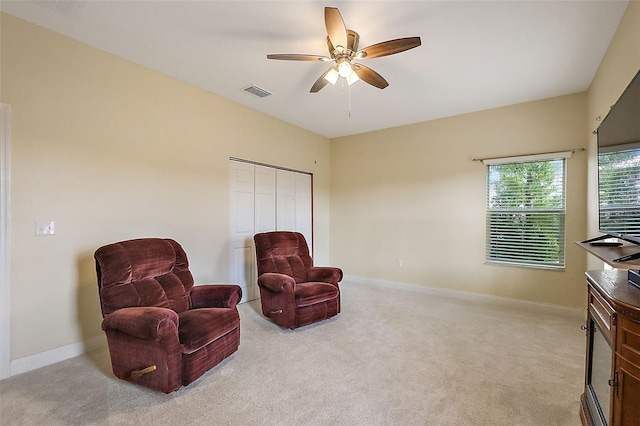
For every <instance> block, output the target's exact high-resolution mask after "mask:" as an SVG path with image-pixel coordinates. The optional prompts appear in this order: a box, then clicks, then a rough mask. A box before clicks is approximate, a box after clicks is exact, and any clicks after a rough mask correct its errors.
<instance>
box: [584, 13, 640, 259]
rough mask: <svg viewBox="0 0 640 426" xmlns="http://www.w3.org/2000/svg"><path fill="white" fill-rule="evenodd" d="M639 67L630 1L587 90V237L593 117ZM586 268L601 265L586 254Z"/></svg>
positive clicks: (638, 26)
mask: <svg viewBox="0 0 640 426" xmlns="http://www.w3.org/2000/svg"><path fill="white" fill-rule="evenodd" d="M638 70H640V1H631V2H629V6H627V10H626V11H625V14H624V16H623V17H622V20H621V21H620V25H619V26H618V29H617V31H616V33H615V35H614V37H613V39H612V40H611V43H610V44H609V48H608V49H607V53H606V55H605V56H604V58H603V59H602V62H601V63H600V66H599V68H598V72H597V73H596V75H595V77H594V79H593V81H592V82H591V87H590V89H589V92H588V97H587V105H588V119H587V135H588V138H589V192H588V193H589V199H588V217H589V222H588V224H589V225H588V229H589V233H588V235H589V236H596V235H599V233H598V197H597V184H598V160H597V147H596V143H597V140H596V136H595V135H593V134H592V132H593V130H594V129H596V128H597V127H598V124H599V122H598V121H596V117H600V118H601V119H604V118H605V117H606V116H607V113H608V112H609V107H610V106H611V105H613V104H615V103H616V101H617V100H618V98H619V97H620V95H621V94H622V92H623V91H624V89H625V88H626V87H627V85H628V84H629V82H631V79H632V78H633V76H634V75H636V73H637V72H638ZM588 265H589V268H590V269H600V268H602V262H600V261H598V260H597V259H596V258H594V257H593V256H588Z"/></svg>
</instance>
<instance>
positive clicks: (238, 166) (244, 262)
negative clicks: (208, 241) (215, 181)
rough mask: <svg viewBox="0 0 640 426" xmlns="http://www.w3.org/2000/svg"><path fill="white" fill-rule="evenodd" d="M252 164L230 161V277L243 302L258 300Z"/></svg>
mask: <svg viewBox="0 0 640 426" xmlns="http://www.w3.org/2000/svg"><path fill="white" fill-rule="evenodd" d="M254 180H255V174H254V166H253V164H247V163H241V162H238V161H231V176H230V182H231V200H230V201H231V202H230V207H231V209H230V210H231V211H230V235H229V244H230V274H231V277H230V278H231V282H232V283H235V284H238V285H239V286H240V287H242V302H246V301H248V300H253V299H255V298H257V297H258V294H257V284H256V277H255V269H256V260H255V249H254V246H253V235H254V226H255V223H254V221H255V213H254V210H255V201H254V198H255V189H254Z"/></svg>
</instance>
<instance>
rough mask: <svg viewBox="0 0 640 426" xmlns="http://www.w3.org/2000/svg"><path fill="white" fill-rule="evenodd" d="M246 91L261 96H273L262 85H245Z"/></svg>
mask: <svg viewBox="0 0 640 426" xmlns="http://www.w3.org/2000/svg"><path fill="white" fill-rule="evenodd" d="M244 91H245V92H247V93H251V94H252V95H255V96H257V97H259V98H265V97H267V96H271V93H269V92H267V91H266V90H264V89H261V88H260V87H258V86H256V85H253V86H249V87H245V88H244Z"/></svg>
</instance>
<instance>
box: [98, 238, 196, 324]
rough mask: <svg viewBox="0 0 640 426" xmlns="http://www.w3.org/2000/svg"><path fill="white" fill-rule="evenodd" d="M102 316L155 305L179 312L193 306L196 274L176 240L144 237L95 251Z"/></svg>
mask: <svg viewBox="0 0 640 426" xmlns="http://www.w3.org/2000/svg"><path fill="white" fill-rule="evenodd" d="M94 257H95V260H96V271H97V274H98V289H99V292H100V303H101V307H102V315H103V316H106V315H108V314H110V313H112V312H114V311H116V310H118V309H120V308H126V307H137V306H154V307H162V308H169V309H173V310H174V311H176V312H178V313H180V312H183V311H185V310H187V309H190V308H191V299H190V297H189V293H190V292H191V288H192V287H193V276H192V275H191V272H190V271H189V261H188V259H187V255H186V253H185V252H184V250H183V249H182V247H181V246H180V244H178V243H177V242H176V241H174V240H171V239H165V238H141V239H136V240H128V241H121V242H118V243H113V244H109V245H106V246H103V247H100V248H99V249H98V250H96V252H95V254H94Z"/></svg>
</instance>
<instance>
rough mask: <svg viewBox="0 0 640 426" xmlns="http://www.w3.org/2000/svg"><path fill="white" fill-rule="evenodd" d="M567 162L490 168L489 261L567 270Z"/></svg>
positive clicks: (518, 163) (557, 161)
mask: <svg viewBox="0 0 640 426" xmlns="http://www.w3.org/2000/svg"><path fill="white" fill-rule="evenodd" d="M564 252H565V159H564V158H560V159H557V158H556V159H552V160H543V161H527V162H500V164H489V165H488V166H487V238H486V260H487V262H488V263H502V264H510V265H518V266H530V267H539V268H553V269H562V268H564V257H565V256H564Z"/></svg>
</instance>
